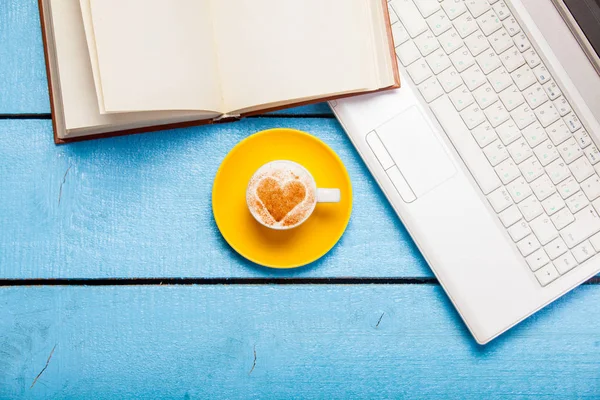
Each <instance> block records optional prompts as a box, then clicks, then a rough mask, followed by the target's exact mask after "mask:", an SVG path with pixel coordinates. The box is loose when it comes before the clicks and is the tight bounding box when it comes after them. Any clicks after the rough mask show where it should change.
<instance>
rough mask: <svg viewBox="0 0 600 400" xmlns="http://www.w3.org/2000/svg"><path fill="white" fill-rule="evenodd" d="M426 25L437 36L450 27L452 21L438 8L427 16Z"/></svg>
mask: <svg viewBox="0 0 600 400" xmlns="http://www.w3.org/2000/svg"><path fill="white" fill-rule="evenodd" d="M427 25H429V29H431V31H432V32H433V34H434V35H435V36H439V35H441V34H442V33H444V32H446V31H447V30H448V29H450V28H451V27H452V22H451V21H450V19H449V18H448V16H447V15H446V13H445V12H443V11H441V10H440V11H438V12H436V13H435V14H433V15H432V16H431V17H429V18H427Z"/></svg>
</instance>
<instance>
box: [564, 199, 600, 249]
mask: <svg viewBox="0 0 600 400" xmlns="http://www.w3.org/2000/svg"><path fill="white" fill-rule="evenodd" d="M598 231H600V217H598V213H596V210H594V208H593V207H590V206H588V207H586V208H584V209H583V210H581V211H579V212H578V213H577V214H575V222H573V223H572V224H570V225H569V226H567V227H566V228H565V229H563V230H561V231H560V236H561V237H562V238H563V240H564V241H565V243H566V244H567V246H568V247H569V248H570V249H572V248H573V247H575V246H577V245H578V244H579V243H581V242H583V241H584V240H586V239H588V238H589V237H590V236H592V235H593V234H595V233H597V232H598Z"/></svg>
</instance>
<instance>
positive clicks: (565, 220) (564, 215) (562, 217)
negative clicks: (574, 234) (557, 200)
mask: <svg viewBox="0 0 600 400" xmlns="http://www.w3.org/2000/svg"><path fill="white" fill-rule="evenodd" d="M550 218H551V219H552V223H553V224H554V226H555V227H556V229H558V230H561V229H563V228H564V227H565V226H567V225H569V224H570V223H571V222H573V221H575V217H574V216H573V214H571V211H569V209H568V208H563V209H562V210H560V211H559V212H557V213H556V214H554V215H553V216H552V217H550Z"/></svg>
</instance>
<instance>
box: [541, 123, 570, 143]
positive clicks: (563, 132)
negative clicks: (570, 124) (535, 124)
mask: <svg viewBox="0 0 600 400" xmlns="http://www.w3.org/2000/svg"><path fill="white" fill-rule="evenodd" d="M546 132H548V135H549V136H550V140H552V143H554V144H555V145H557V146H558V145H559V144H560V143H562V142H564V141H565V140H567V139H568V138H570V137H571V131H569V128H567V124H565V123H564V122H563V121H562V120H558V121H556V122H555V123H553V124H551V125H550V126H549V127H547V128H546Z"/></svg>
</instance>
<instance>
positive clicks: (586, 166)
mask: <svg viewBox="0 0 600 400" xmlns="http://www.w3.org/2000/svg"><path fill="white" fill-rule="evenodd" d="M569 169H570V170H571V173H572V174H573V176H574V177H575V179H577V182H582V181H583V180H584V179H587V178H589V177H590V176H592V174H593V173H594V167H592V164H590V162H589V161H588V159H587V158H586V157H579V158H578V159H577V160H575V161H573V162H572V163H571V164H569Z"/></svg>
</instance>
